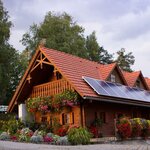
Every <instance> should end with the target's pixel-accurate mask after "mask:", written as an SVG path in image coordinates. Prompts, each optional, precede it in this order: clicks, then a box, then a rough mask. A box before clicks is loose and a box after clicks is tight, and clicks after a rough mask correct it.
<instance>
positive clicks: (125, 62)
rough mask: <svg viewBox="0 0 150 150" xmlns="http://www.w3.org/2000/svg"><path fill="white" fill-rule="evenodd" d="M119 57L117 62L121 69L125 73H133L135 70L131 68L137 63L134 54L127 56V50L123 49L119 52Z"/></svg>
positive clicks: (130, 53)
mask: <svg viewBox="0 0 150 150" xmlns="http://www.w3.org/2000/svg"><path fill="white" fill-rule="evenodd" d="M117 55H118V56H117V59H116V62H117V64H118V65H119V66H120V68H121V69H123V70H125V71H129V72H132V71H133V70H132V69H131V66H132V65H133V64H134V62H135V57H134V56H133V54H132V52H129V53H127V54H126V52H125V49H124V48H121V50H120V51H118V52H117Z"/></svg>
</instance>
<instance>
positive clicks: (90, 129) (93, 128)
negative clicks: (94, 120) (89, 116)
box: [89, 126, 99, 138]
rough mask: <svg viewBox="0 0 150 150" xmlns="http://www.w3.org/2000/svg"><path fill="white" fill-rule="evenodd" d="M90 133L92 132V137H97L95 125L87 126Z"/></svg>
mask: <svg viewBox="0 0 150 150" xmlns="http://www.w3.org/2000/svg"><path fill="white" fill-rule="evenodd" d="M89 131H90V133H91V134H92V137H94V138H97V137H99V133H98V128H97V127H95V126H91V127H90V128H89Z"/></svg>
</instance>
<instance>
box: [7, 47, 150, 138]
mask: <svg viewBox="0 0 150 150" xmlns="http://www.w3.org/2000/svg"><path fill="white" fill-rule="evenodd" d="M149 83H150V82H148V79H147V80H145V78H144V77H143V75H142V73H141V72H140V71H139V72H132V73H129V72H124V71H122V70H121V69H120V68H119V67H118V65H117V64H116V63H113V64H108V65H103V64H99V63H97V62H93V61H89V60H86V59H82V58H79V57H77V56H73V55H70V54H66V53H64V52H60V51H57V50H53V49H48V48H46V47H42V46H41V47H40V46H39V48H38V50H37V51H36V53H35V55H34V56H33V58H32V60H31V62H30V64H29V66H28V68H27V70H26V72H25V74H24V76H23V78H22V79H21V81H20V83H19V85H18V87H17V89H16V91H15V93H14V96H13V97H12V100H11V101H10V104H9V106H8V111H9V112H18V113H19V116H20V117H24V116H25V114H26V108H25V105H24V104H25V101H26V100H27V99H28V98H29V97H39V96H40V97H44V96H53V95H56V94H58V93H61V92H63V91H65V90H66V89H69V90H73V91H75V92H77V93H78V95H79V99H80V100H79V103H78V105H75V106H74V107H69V108H66V109H64V110H63V111H62V112H61V113H58V114H57V115H56V117H57V118H58V119H59V121H60V123H61V124H63V125H65V124H69V125H79V126H87V127H88V126H90V124H91V123H92V122H93V120H95V118H100V119H101V120H102V121H103V125H102V127H101V132H102V134H103V136H113V135H114V134H115V129H114V119H116V118H118V117H120V116H122V115H126V116H128V117H130V118H132V117H141V118H146V119H149V118H150V109H149V107H150V93H149V89H150V84H149ZM51 115H52V114H50V113H47V114H42V113H40V112H36V113H35V116H34V117H35V121H36V122H42V121H44V122H47V123H50V120H51Z"/></svg>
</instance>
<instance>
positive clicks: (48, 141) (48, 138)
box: [44, 135, 53, 143]
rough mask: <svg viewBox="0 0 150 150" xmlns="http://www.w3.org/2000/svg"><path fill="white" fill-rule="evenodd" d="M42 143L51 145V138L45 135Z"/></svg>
mask: <svg viewBox="0 0 150 150" xmlns="http://www.w3.org/2000/svg"><path fill="white" fill-rule="evenodd" d="M44 142H46V143H51V142H53V138H52V137H49V136H47V135H46V136H45V137H44Z"/></svg>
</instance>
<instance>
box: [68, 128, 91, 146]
mask: <svg viewBox="0 0 150 150" xmlns="http://www.w3.org/2000/svg"><path fill="white" fill-rule="evenodd" d="M90 138H91V134H90V133H89V132H88V130H87V129H86V128H82V127H79V128H71V129H70V130H69V132H68V141H69V142H70V143H71V144H72V145H78V144H88V143H90Z"/></svg>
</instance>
